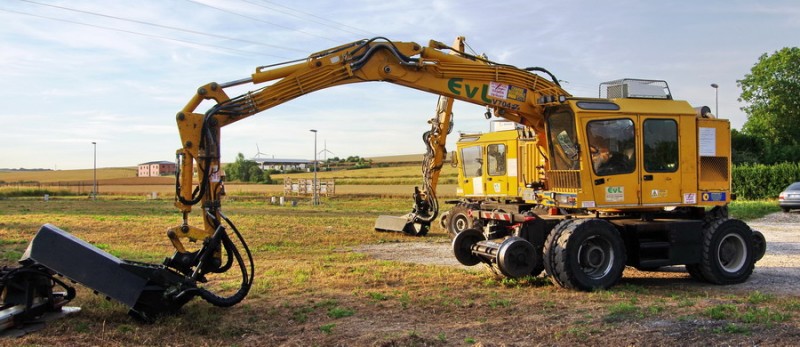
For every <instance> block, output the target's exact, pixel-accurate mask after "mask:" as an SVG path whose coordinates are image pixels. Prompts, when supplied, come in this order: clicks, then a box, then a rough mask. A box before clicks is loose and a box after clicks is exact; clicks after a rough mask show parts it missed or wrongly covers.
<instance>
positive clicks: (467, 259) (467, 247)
mask: <svg viewBox="0 0 800 347" xmlns="http://www.w3.org/2000/svg"><path fill="white" fill-rule="evenodd" d="M483 240H486V237H485V236H483V233H482V232H480V230H478V229H467V230H464V231H462V232H460V233H458V234H457V235H456V236H455V237H453V244H452V247H453V255H455V256H456V260H458V262H459V263H461V264H462V265H466V266H473V265H478V263H480V262H481V259H480V258H478V257H477V256H475V255H474V254H472V245H474V244H476V243H478V242H480V241H483Z"/></svg>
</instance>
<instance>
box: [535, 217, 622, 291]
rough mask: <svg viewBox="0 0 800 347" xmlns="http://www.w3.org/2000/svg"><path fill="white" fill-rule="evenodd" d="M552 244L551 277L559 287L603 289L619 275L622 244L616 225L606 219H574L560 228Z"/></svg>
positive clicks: (617, 278) (610, 285) (617, 279)
mask: <svg viewBox="0 0 800 347" xmlns="http://www.w3.org/2000/svg"><path fill="white" fill-rule="evenodd" d="M552 246H553V248H552V249H551V250H550V252H551V253H553V255H554V256H555V257H554V260H551V264H550V267H551V270H552V275H553V276H552V279H553V280H554V281H555V282H556V283H557V284H559V285H561V286H562V287H566V288H573V289H578V290H585V291H591V290H595V289H606V288H610V287H612V286H613V285H614V284H616V283H617V281H619V279H620V278H621V277H622V271H623V270H624V269H625V247H624V245H623V242H622V238H621V237H620V235H619V232H618V231H617V229H616V228H615V227H614V226H613V225H611V223H609V222H607V221H604V220H602V219H584V220H580V221H576V222H574V223H572V224H570V225H568V226H565V228H564V229H563V230H561V232H560V235H558V239H557V240H556V242H555V244H554V245H552Z"/></svg>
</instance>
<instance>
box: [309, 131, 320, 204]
mask: <svg viewBox="0 0 800 347" xmlns="http://www.w3.org/2000/svg"><path fill="white" fill-rule="evenodd" d="M311 132H312V133H314V181H313V186H312V187H311V190H312V191H313V192H314V193H313V201H312V202H311V204H312V205H314V206H317V205H319V196H317V130H316V129H311Z"/></svg>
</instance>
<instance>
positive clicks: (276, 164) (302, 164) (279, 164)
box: [252, 158, 314, 172]
mask: <svg viewBox="0 0 800 347" xmlns="http://www.w3.org/2000/svg"><path fill="white" fill-rule="evenodd" d="M252 160H253V161H255V162H256V163H257V164H258V166H259V167H261V170H276V171H281V172H286V171H307V170H308V168H310V167H313V166H314V161H313V160H304V159H275V158H271V159H269V158H253V159H252Z"/></svg>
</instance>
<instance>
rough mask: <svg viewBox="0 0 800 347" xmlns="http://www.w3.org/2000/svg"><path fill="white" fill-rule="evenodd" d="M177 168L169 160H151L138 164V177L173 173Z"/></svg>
mask: <svg viewBox="0 0 800 347" xmlns="http://www.w3.org/2000/svg"><path fill="white" fill-rule="evenodd" d="M177 170H178V168H177V166H176V165H175V163H173V162H171V161H151V162H148V163H142V164H139V173H138V175H137V176H139V177H158V176H167V175H174V174H175V171H177Z"/></svg>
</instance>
